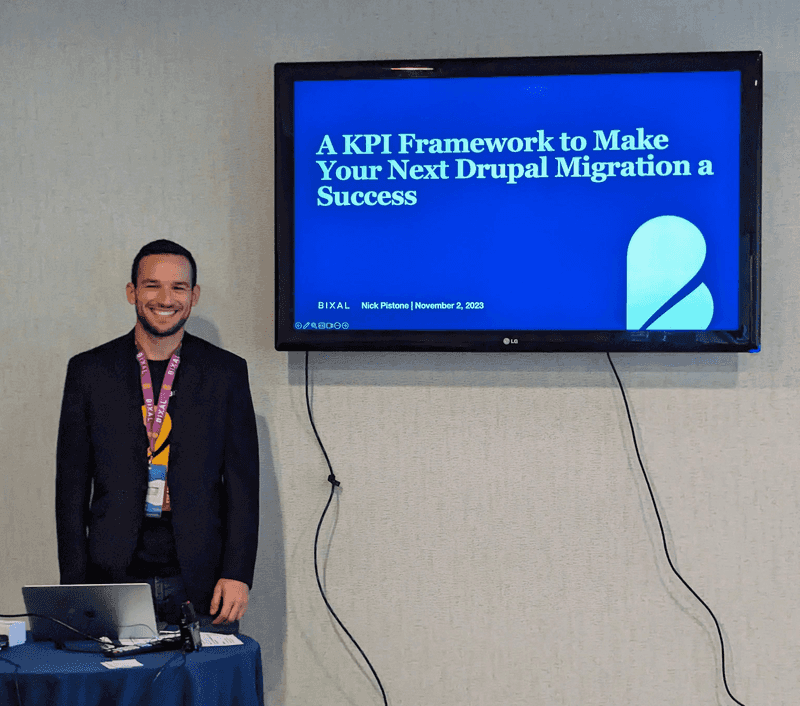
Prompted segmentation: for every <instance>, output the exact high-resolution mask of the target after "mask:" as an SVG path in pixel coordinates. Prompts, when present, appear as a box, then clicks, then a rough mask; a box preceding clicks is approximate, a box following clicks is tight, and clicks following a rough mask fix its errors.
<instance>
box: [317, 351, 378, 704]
mask: <svg viewBox="0 0 800 706" xmlns="http://www.w3.org/2000/svg"><path fill="white" fill-rule="evenodd" d="M306 409H307V410H308V421H309V422H311V428H312V429H313V430H314V436H316V437H317V443H318V444H319V447H320V449H322V455H323V456H325V462H326V463H327V464H328V470H329V471H330V475H329V476H328V482H329V483H330V484H331V494H330V495H329V496H328V502H327V503H326V504H325V509H324V510H323V511H322V515H321V516H320V518H319V524H318V525H317V532H316V534H315V535H314V574H315V575H316V577H317V586H318V587H319V592H320V594H322V600H323V601H325V605H326V606H327V608H328V610H329V611H330V614H331V615H332V616H333V617H334V619H335V620H336V622H337V623H338V624H339V627H340V628H342V630H344V631H345V634H346V635H347V637H349V638H350V641H351V642H352V643H353V644H354V645H355V646H356V648H357V649H358V651H359V652H360V653H361V656H362V657H363V658H364V660H365V661H366V663H367V665H368V666H369V668H370V670H371V671H372V675H373V676H374V677H375V680H376V681H377V682H378V687H379V688H380V690H381V695H382V696H383V703H384V706H388V701H387V700H386V692H385V691H384V689H383V684H381V680H380V678H379V677H378V673H377V672H376V671H375V668H374V667H373V666H372V662H370V661H369V658H368V657H367V655H366V654H364V650H362V649H361V646H360V645H359V644H358V643H357V642H356V640H355V638H354V637H353V636H352V635H351V634H350V631H349V630H348V629H347V628H346V627H345V626H344V623H342V621H341V620H339V616H338V615H336V613H335V612H334V610H333V608H332V607H331V604H330V603H329V602H328V597H327V596H326V595H325V591H324V589H323V588H322V581H320V579H319V566H318V564H317V545H318V544H319V531H320V529H321V528H322V521H323V520H324V519H325V513H326V512H328V508H329V507H330V504H331V500H333V493H334V491H335V490H336V486H338V485H341V483H339V481H338V480H336V476H335V475H334V473H333V467H332V466H331V460H330V459H329V458H328V452H327V451H325V447H324V446H323V444H322V439H320V438H319V433H318V432H317V426H316V425H315V424H314V416H313V415H312V414H311V398H310V397H309V394H308V351H306Z"/></svg>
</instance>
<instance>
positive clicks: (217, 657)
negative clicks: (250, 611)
mask: <svg viewBox="0 0 800 706" xmlns="http://www.w3.org/2000/svg"><path fill="white" fill-rule="evenodd" d="M237 637H239V639H240V640H241V641H242V642H243V643H244V644H243V645H236V646H231V647H205V648H202V649H200V650H198V651H196V652H191V653H189V654H187V655H186V659H185V661H184V657H183V654H182V653H181V652H180V651H172V652H155V653H148V654H141V655H136V656H135V657H132V658H130V659H136V660H138V661H139V662H141V663H142V666H141V667H132V668H131V669H107V668H106V667H104V666H103V665H102V662H107V661H110V660H109V659H108V658H107V657H106V656H104V655H102V654H83V653H75V652H66V651H64V650H57V649H56V648H55V646H54V645H53V643H52V642H28V643H26V644H24V645H18V646H17V647H12V648H10V649H7V650H4V651H3V652H0V706H6V704H8V705H9V706H18V705H19V704H22V706H145V705H146V706H149V705H150V704H152V705H153V706H195V705H196V706H234V705H235V706H264V687H263V676H262V673H261V648H260V647H259V645H258V643H257V642H256V641H255V640H253V639H251V638H249V637H245V636H244V635H238V636H237ZM29 639H30V636H29ZM93 644H94V643H91V642H84V643H72V644H71V645H70V646H71V647H72V646H80V647H81V648H82V649H87V650H90V649H92V648H93V647H92V646H93ZM159 672H160V673H159ZM156 676H157V678H156Z"/></svg>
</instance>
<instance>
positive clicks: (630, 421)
mask: <svg viewBox="0 0 800 706" xmlns="http://www.w3.org/2000/svg"><path fill="white" fill-rule="evenodd" d="M606 356H607V357H608V362H609V364H610V365H611V370H612V371H613V372H614V377H615V378H616V379H617V384H618V385H619V389H620V392H621V393H622V400H623V402H624V403H625V412H626V413H627V415H628V424H630V427H631V436H632V437H633V446H634V448H635V449H636V458H637V459H638V460H639V467H640V468H641V469H642V475H643V476H644V480H645V483H646V484H647V491H648V492H649V494H650V500H651V502H652V503H653V510H654V511H655V514H656V519H657V520H658V528H659V530H660V532H661V541H662V543H663V545H664V554H665V555H666V557H667V562H668V563H669V566H670V568H671V569H672V571H673V573H674V574H675V575H676V576H677V577H678V578H679V579H680V580H681V583H682V584H683V585H684V586H686V588H688V589H689V591H690V592H691V593H692V595H693V596H694V597H695V598H696V599H697V600H698V601H700V603H701V604H702V606H703V607H704V608H705V609H706V610H707V611H708V614H709V615H710V616H711V618H712V620H713V621H714V625H715V626H716V628H717V634H718V635H719V646H720V653H721V656H722V683H723V684H724V685H725V691H726V692H727V693H728V696H730V697H731V699H733V701H735V702H736V703H737V704H738V705H739V706H745V704H743V703H742V702H741V701H739V699H737V698H736V697H735V696H734V695H733V694H732V693H731V690H730V688H729V687H728V678H727V675H726V670H725V641H724V639H723V637H722V628H720V625H719V621H718V620H717V616H715V615H714V612H713V611H712V610H711V608H709V606H708V604H707V603H706V602H705V601H704V600H703V599H702V598H700V596H699V595H698V594H697V592H696V591H695V590H694V589H693V588H692V587H691V586H690V585H689V584H688V583H687V582H686V580H685V579H684V578H683V576H681V575H680V573H679V572H678V570H677V569H676V568H675V565H674V564H673V563H672V558H671V557H670V554H669V548H668V547H667V536H666V533H665V532H664V523H663V522H662V521H661V514H660V513H659V512H658V505H657V504H656V498H655V495H654V494H653V488H652V486H651V485H650V479H649V478H648V476H647V471H646V470H645V467H644V462H643V461H642V456H641V454H640V453H639V444H638V442H637V440H636V430H635V429H634V426H633V418H632V417H631V409H630V406H629V405H628V396H627V395H626V394H625V387H624V386H623V384H622V380H621V379H620V377H619V373H617V368H616V366H615V365H614V361H613V360H611V354H610V353H608V352H606ZM305 380H306V385H305V390H306V408H307V410H308V420H309V422H310V423H311V428H312V429H313V430H314V436H315V437H316V438H317V443H318V444H319V447H320V449H322V454H323V456H325V462H326V463H327V464H328V470H329V471H330V475H329V476H328V482H329V483H330V484H331V493H330V495H329V496H328V502H327V503H326V504H325V509H324V510H323V511H322V515H321V517H320V518H319V524H318V525H317V532H316V534H315V536H314V573H315V575H316V577H317V586H318V587H319V592H320V594H321V595H322V600H323V601H325V605H326V606H327V608H328V610H329V611H330V613H331V615H332V616H333V617H334V619H335V620H336V622H337V623H338V624H339V626H340V627H341V628H342V630H344V631H345V633H346V634H347V637H349V638H350V640H351V641H352V643H353V644H354V645H355V646H356V647H357V648H358V651H359V652H360V653H361V656H362V657H363V658H364V660H365V661H366V662H367V665H369V668H370V670H371V671H372V674H373V676H374V677H375V679H376V681H377V682H378V687H380V690H381V695H382V696H383V703H384V706H388V702H387V700H386V692H385V691H384V689H383V684H381V680H380V679H379V678H378V674H377V672H376V671H375V669H374V667H373V666H372V663H371V662H370V661H369V659H368V658H367V655H366V654H364V650H362V649H361V647H360V645H359V644H358V643H357V642H356V641H355V638H353V636H352V635H351V634H350V632H349V631H348V630H347V628H346V627H345V626H344V624H343V623H342V621H341V620H339V616H337V615H336V613H335V612H334V610H333V608H332V607H331V604H330V603H329V602H328V598H327V597H326V595H325V591H324V590H323V588H322V582H321V581H320V578H319V567H318V564H317V546H318V543H319V533H320V529H321V527H322V521H323V520H324V519H325V514H326V513H327V512H328V508H329V507H330V504H331V500H333V493H334V491H335V490H336V486H338V485H340V483H339V481H338V480H336V476H335V475H334V473H333V467H332V466H331V462H330V459H329V458H328V452H327V451H326V450H325V446H324V445H323V444H322V440H321V439H320V437H319V433H318V432H317V427H316V425H315V424H314V417H313V415H312V414H311V399H310V397H309V385H308V351H306V357H305Z"/></svg>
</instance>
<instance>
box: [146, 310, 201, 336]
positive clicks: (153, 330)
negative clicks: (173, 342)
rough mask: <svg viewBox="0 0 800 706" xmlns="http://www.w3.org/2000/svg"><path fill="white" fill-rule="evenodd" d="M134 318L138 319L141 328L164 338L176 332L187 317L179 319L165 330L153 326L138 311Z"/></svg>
mask: <svg viewBox="0 0 800 706" xmlns="http://www.w3.org/2000/svg"><path fill="white" fill-rule="evenodd" d="M136 318H138V319H139V323H140V324H141V325H142V328H143V329H144V330H145V331H147V333H149V334H150V335H151V336H155V337H156V338H166V337H167V336H172V335H174V334H176V333H178V331H180V330H181V329H182V328H183V325H184V324H185V323H186V321H187V320H188V317H187V318H186V319H180V320H179V321H178V323H176V324H175V325H174V326H173V327H172V328H169V329H167V330H166V331H159V330H158V329H157V328H154V327H153V326H152V325H151V323H150V322H149V321H148V320H147V319H146V318H145V317H144V315H143V314H140V313H139V312H138V311H137V312H136Z"/></svg>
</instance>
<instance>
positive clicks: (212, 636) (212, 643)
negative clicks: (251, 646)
mask: <svg viewBox="0 0 800 706" xmlns="http://www.w3.org/2000/svg"><path fill="white" fill-rule="evenodd" d="M200 642H201V643H202V645H203V647H229V646H230V645H243V644H244V643H243V642H242V641H241V640H240V639H239V638H238V637H236V635H221V634H219V633H216V632H201V633H200Z"/></svg>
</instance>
